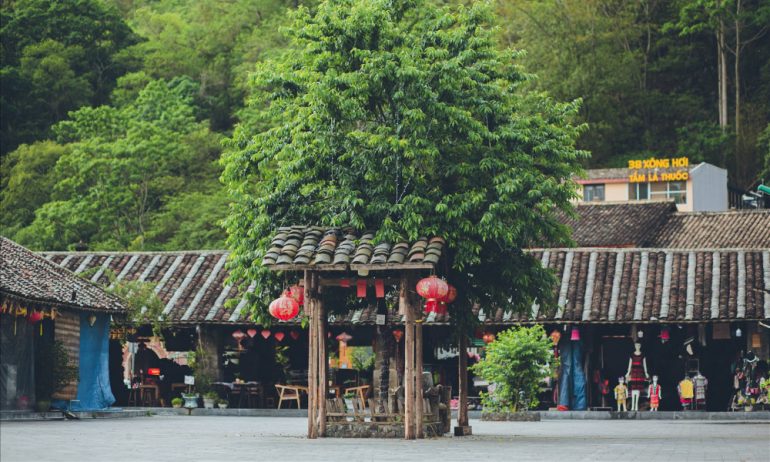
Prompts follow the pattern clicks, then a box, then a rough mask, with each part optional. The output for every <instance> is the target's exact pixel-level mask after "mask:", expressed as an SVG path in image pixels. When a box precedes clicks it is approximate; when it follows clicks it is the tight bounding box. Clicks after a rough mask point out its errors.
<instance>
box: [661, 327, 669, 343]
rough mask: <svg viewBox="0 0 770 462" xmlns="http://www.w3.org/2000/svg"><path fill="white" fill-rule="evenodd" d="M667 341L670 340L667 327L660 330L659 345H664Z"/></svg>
mask: <svg viewBox="0 0 770 462" xmlns="http://www.w3.org/2000/svg"><path fill="white" fill-rule="evenodd" d="M669 340H671V331H669V330H668V327H663V328H662V329H660V343H666V342H668V341H669Z"/></svg>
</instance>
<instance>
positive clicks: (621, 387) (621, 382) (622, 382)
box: [615, 377, 628, 412]
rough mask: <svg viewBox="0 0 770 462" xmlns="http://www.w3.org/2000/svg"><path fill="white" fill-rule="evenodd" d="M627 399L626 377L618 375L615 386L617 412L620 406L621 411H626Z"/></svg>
mask: <svg viewBox="0 0 770 462" xmlns="http://www.w3.org/2000/svg"><path fill="white" fill-rule="evenodd" d="M627 399H628V387H627V386H626V379H625V378H623V377H618V384H617V386H616V387H615V401H617V402H618V412H620V408H621V407H622V408H623V412H626V411H627V410H628V409H627V408H626V400H627Z"/></svg>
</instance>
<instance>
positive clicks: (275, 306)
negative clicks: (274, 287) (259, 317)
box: [269, 290, 299, 321]
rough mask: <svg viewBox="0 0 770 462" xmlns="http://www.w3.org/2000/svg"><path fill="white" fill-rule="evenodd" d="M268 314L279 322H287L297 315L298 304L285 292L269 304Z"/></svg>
mask: <svg viewBox="0 0 770 462" xmlns="http://www.w3.org/2000/svg"><path fill="white" fill-rule="evenodd" d="M269 311H270V314H271V315H272V316H273V317H274V318H276V319H280V320H281V321H288V320H289V319H292V318H293V317H295V316H297V314H299V303H298V302H297V300H295V299H294V298H293V297H292V296H291V293H290V292H289V291H288V290H287V291H285V292H284V293H283V295H281V296H280V297H279V298H277V299H275V300H273V301H272V302H271V303H270V308H269Z"/></svg>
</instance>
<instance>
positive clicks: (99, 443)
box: [0, 416, 770, 462]
mask: <svg viewBox="0 0 770 462" xmlns="http://www.w3.org/2000/svg"><path fill="white" fill-rule="evenodd" d="M471 425H472V426H473V431H474V436H471V437H464V438H453V437H449V436H447V437H443V438H435V439H427V440H422V441H404V440H382V439H332V438H327V439H318V440H314V441H311V440H308V439H306V438H305V437H304V434H305V432H306V430H307V420H305V419H302V418H289V417H213V416H212V417H195V416H192V417H182V416H158V417H147V418H132V419H90V420H81V421H53V422H0V461H2V462H15V461H58V462H62V461H79V462H80V461H82V462H89V461H99V462H103V461H116V462H118V461H134V462H136V461H152V462H156V461H157V462H160V461H163V462H165V461H169V462H177V461H179V462H181V461H198V460H200V461H219V460H222V461H228V462H232V461H238V460H256V461H308V460H319V461H335V462H339V461H341V460H342V461H370V460H371V461H375V460H376V461H380V460H384V461H389V460H397V461H410V460H421V461H429V460H440V461H442V462H449V461H463V462H466V461H472V460H481V461H497V460H500V461H503V460H517V461H521V460H548V461H573V460H574V461H580V460H585V461H595V460H611V461H618V460H620V461H623V462H628V461H637V460H639V461H647V462H652V461H656V462H657V461H665V460H672V461H677V462H684V461H768V460H770V422H715V421H638V420H637V421H609V420H591V421H586V420H561V421H541V422H482V421H478V420H472V421H471Z"/></svg>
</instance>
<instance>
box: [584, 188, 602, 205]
mask: <svg viewBox="0 0 770 462" xmlns="http://www.w3.org/2000/svg"><path fill="white" fill-rule="evenodd" d="M603 200H604V185H603V184H587V185H584V186H583V201H584V202H593V201H603Z"/></svg>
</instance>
